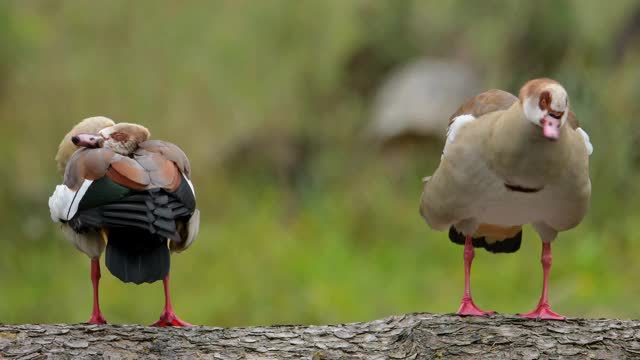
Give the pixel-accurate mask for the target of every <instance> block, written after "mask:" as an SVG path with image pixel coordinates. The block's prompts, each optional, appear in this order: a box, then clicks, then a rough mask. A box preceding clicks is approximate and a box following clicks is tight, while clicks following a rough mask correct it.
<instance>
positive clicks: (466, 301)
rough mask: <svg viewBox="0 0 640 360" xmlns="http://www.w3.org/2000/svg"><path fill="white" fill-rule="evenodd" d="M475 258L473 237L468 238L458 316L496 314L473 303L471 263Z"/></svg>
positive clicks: (465, 242)
mask: <svg viewBox="0 0 640 360" xmlns="http://www.w3.org/2000/svg"><path fill="white" fill-rule="evenodd" d="M474 256H475V251H474V250H473V244H472V243H471V236H467V237H466V239H465V241H464V295H463V296H462V303H461V304H460V308H459V309H458V315H464V316H484V315H492V314H495V312H493V311H484V310H481V309H480V308H478V307H477V306H476V304H474V303H473V299H472V298H471V263H472V262H473V258H474Z"/></svg>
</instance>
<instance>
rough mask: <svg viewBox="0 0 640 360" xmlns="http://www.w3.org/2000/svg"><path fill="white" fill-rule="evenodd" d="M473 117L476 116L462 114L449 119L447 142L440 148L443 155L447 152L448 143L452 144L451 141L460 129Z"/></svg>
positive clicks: (473, 118)
mask: <svg viewBox="0 0 640 360" xmlns="http://www.w3.org/2000/svg"><path fill="white" fill-rule="evenodd" d="M475 119H476V118H475V117H474V116H473V115H470V114H463V115H459V116H456V117H455V118H453V121H451V125H449V129H448V130H447V142H446V143H445V144H444V150H442V156H443V157H444V155H445V154H446V153H447V147H448V146H450V144H453V141H454V140H455V139H456V135H458V133H459V132H460V129H462V127H463V126H465V125H467V124H468V123H470V122H472V121H473V120H475Z"/></svg>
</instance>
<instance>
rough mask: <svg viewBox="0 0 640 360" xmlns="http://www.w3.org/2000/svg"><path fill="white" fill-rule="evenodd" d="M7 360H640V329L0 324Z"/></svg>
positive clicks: (452, 323) (511, 320)
mask: <svg viewBox="0 0 640 360" xmlns="http://www.w3.org/2000/svg"><path fill="white" fill-rule="evenodd" d="M0 357H5V358H15V359H66V358H72V357H73V358H76V357H79V358H86V359H93V358H101V359H102V358H107V359H137V358H145V359H157V358H189V359H192V358H195V359H313V360H319V359H431V358H436V359H437V358H443V359H480V358H482V359H512V358H516V359H547V358H550V359H555V358H562V359H587V358H595V359H631V358H640V321H633V320H606V319H602V320H584V319H570V320H567V321H534V320H525V319H521V318H518V317H515V316H504V315H498V316H493V317H490V318H477V317H469V318H462V317H458V316H455V315H436V314H409V315H403V316H392V317H388V318H385V319H381V320H375V321H371V322H365V323H351V324H343V325H323V326H294V325H287V326H280V325H276V326H267V327H247V328H218V327H206V326H197V327H192V328H152V327H145V326H138V325H87V324H71V325H67V324H60V325H0Z"/></svg>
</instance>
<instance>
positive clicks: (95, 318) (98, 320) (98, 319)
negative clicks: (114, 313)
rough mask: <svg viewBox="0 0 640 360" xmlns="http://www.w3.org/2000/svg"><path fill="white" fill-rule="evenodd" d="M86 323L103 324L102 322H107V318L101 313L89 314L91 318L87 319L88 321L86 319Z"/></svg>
mask: <svg viewBox="0 0 640 360" xmlns="http://www.w3.org/2000/svg"><path fill="white" fill-rule="evenodd" d="M87 323H89V324H97V325H104V324H106V323H107V320H105V319H104V317H103V316H102V314H100V313H98V314H92V315H91V319H89V321H87Z"/></svg>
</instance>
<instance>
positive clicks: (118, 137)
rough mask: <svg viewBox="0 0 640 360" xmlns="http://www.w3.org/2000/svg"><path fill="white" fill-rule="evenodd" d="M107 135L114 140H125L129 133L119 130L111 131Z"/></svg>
mask: <svg viewBox="0 0 640 360" xmlns="http://www.w3.org/2000/svg"><path fill="white" fill-rule="evenodd" d="M109 137H110V138H112V139H113V140H115V141H127V140H128V139H129V135H127V134H125V133H123V132H119V131H118V132H114V133H111V135H110V136H109Z"/></svg>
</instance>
